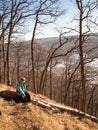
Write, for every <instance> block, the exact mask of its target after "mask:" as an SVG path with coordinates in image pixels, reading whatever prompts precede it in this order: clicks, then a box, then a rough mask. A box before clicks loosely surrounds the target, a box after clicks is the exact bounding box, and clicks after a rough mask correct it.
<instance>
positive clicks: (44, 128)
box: [0, 85, 98, 130]
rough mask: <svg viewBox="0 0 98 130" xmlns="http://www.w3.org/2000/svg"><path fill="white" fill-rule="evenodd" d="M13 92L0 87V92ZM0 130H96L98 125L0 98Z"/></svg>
mask: <svg viewBox="0 0 98 130" xmlns="http://www.w3.org/2000/svg"><path fill="white" fill-rule="evenodd" d="M3 89H4V90H11V91H15V90H14V88H12V87H8V86H6V85H0V91H1V90H3ZM30 95H31V96H32V97H34V98H37V99H42V100H44V101H47V102H50V103H54V104H57V103H55V102H54V101H51V100H49V99H47V98H46V97H44V96H42V95H35V94H33V93H31V92H30ZM0 113H1V114H0V130H98V123H96V122H94V121H91V120H90V119H88V118H85V117H84V118H80V117H79V116H74V115H72V114H68V113H67V112H62V113H61V112H54V111H52V110H50V109H47V108H43V107H40V106H38V104H34V103H32V102H31V103H26V104H24V103H16V102H15V101H13V100H11V101H7V100H4V98H2V97H0Z"/></svg>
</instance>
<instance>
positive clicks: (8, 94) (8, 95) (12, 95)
mask: <svg viewBox="0 0 98 130" xmlns="http://www.w3.org/2000/svg"><path fill="white" fill-rule="evenodd" d="M0 97H2V98H4V100H7V101H12V100H13V101H15V102H17V103H19V102H22V101H21V98H20V97H19V96H18V95H17V94H16V92H14V91H11V90H3V91H1V92H0Z"/></svg>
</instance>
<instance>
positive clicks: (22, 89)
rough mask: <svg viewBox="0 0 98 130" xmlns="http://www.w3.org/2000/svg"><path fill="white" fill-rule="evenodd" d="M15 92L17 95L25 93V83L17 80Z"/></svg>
mask: <svg viewBox="0 0 98 130" xmlns="http://www.w3.org/2000/svg"><path fill="white" fill-rule="evenodd" d="M16 92H17V94H18V95H19V96H23V95H25V92H26V85H25V83H23V82H21V81H19V82H18V83H17V86H16Z"/></svg>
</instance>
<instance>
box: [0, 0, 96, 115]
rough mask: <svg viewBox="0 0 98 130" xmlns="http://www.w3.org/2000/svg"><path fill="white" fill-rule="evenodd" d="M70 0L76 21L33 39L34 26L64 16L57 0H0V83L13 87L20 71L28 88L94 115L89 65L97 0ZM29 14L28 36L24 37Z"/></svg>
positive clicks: (93, 56) (93, 79) (93, 84)
mask: <svg viewBox="0 0 98 130" xmlns="http://www.w3.org/2000/svg"><path fill="white" fill-rule="evenodd" d="M72 1H73V2H74V6H76V8H77V10H76V11H77V14H78V15H77V18H74V19H73V22H74V21H75V22H76V23H77V25H76V26H74V27H73V28H69V27H66V25H65V27H64V29H62V30H59V29H58V30H59V37H58V38H49V39H48V38H44V39H36V35H37V31H38V28H39V27H40V26H43V25H48V24H49V23H54V22H55V20H56V18H58V17H60V16H61V15H63V17H64V18H66V13H65V12H66V7H65V10H64V9H63V10H62V8H61V7H60V4H58V2H59V0H43V1H42V0H1V1H0V82H1V83H6V84H8V85H13V86H14V87H15V85H16V82H17V81H18V80H19V79H20V77H21V76H25V77H26V79H27V82H26V84H27V86H28V90H30V91H33V92H34V93H41V94H43V95H45V96H47V97H49V98H50V99H53V100H56V101H58V102H61V103H63V104H65V105H68V106H71V107H73V108H77V109H79V110H82V111H84V112H87V113H89V114H91V115H94V116H96V117H98V76H97V74H98V69H97V68H98V66H97V67H96V66H94V65H92V62H94V61H95V60H97V58H98V33H96V31H97V30H98V29H97V28H98V15H97V16H96V15H94V16H93V14H94V12H96V10H97V11H98V1H97V0H87V1H86V2H84V1H83V0H81V1H80V0H72ZM65 2H66V1H65ZM30 19H32V23H33V24H32V38H31V40H30V41H24V39H23V38H21V37H22V36H23V33H25V31H24V30H25V29H27V28H28V27H27V26H26V22H27V21H29V20H30ZM92 30H93V31H92ZM26 33H27V32H26ZM74 33H77V35H72V34H74Z"/></svg>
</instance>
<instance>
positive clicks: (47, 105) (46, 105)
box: [31, 97, 98, 122]
mask: <svg viewBox="0 0 98 130" xmlns="http://www.w3.org/2000/svg"><path fill="white" fill-rule="evenodd" d="M31 100H32V103H35V104H37V105H38V106H41V107H43V108H47V109H51V110H53V111H54V112H55V113H59V112H67V113H70V114H72V115H75V116H79V118H80V119H82V118H83V117H86V118H89V119H91V120H92V121H95V122H98V118H97V117H94V116H91V115H89V114H87V113H85V112H82V111H80V110H78V109H74V108H70V107H66V106H63V105H58V104H54V103H49V102H46V101H43V100H39V99H35V98H33V97H32V99H31Z"/></svg>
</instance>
